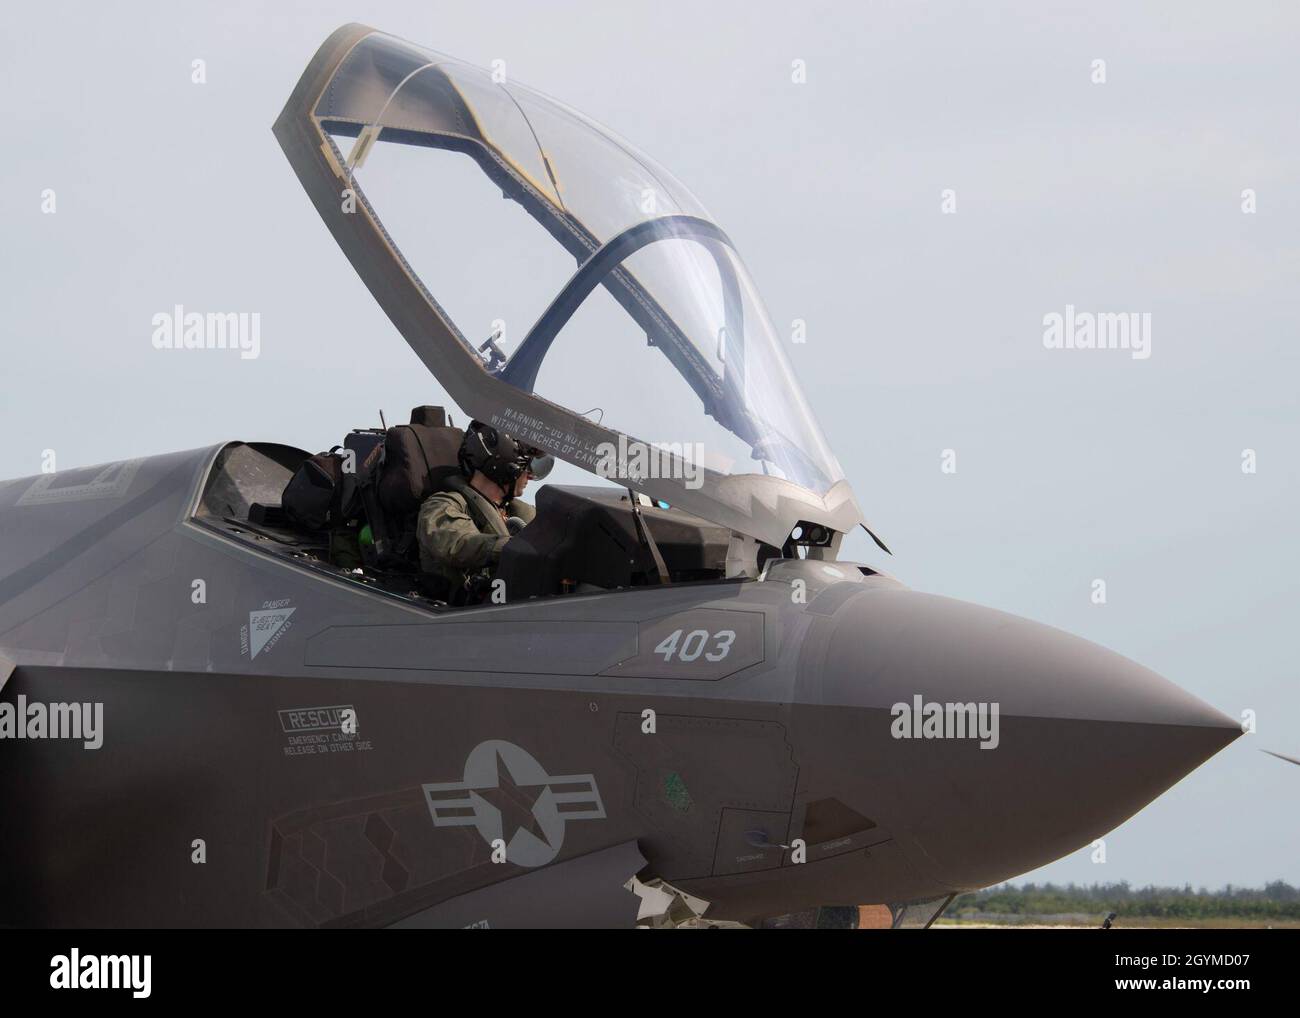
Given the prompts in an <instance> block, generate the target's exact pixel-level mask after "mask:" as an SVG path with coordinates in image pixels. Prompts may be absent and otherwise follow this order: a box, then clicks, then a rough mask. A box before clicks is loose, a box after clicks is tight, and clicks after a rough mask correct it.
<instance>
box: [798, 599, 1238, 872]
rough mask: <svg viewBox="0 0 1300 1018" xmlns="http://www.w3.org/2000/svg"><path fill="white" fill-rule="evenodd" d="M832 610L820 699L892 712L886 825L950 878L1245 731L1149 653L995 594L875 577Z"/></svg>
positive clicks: (1147, 788) (1110, 817)
mask: <svg viewBox="0 0 1300 1018" xmlns="http://www.w3.org/2000/svg"><path fill="white" fill-rule="evenodd" d="M833 623H834V630H833V632H832V633H831V635H830V638H829V642H828V650H827V657H826V660H825V666H824V668H823V669H822V681H823V683H824V687H823V690H822V692H823V695H824V700H823V702H825V703H831V702H838V703H842V704H849V703H852V704H856V705H859V706H862V707H866V708H868V713H867V716H866V720H867V724H869V725H871V726H879V725H882V724H888V725H889V726H890V730H889V733H888V735H887V736H885V738H884V740H882V741H881V742H880V743H879V744H880V745H881V746H882V747H883V749H882V756H883V758H884V759H880V760H878V761H877V765H883V766H884V767H885V768H886V769H887V771H888V773H889V775H890V778H891V782H890V783H891V786H892V788H893V789H894V790H896V791H897V792H898V793H899V794H898V795H897V796H896V797H894V798H893V800H892V802H891V803H890V807H889V809H890V812H891V813H892V815H893V817H894V819H893V820H892V821H891V823H890V826H891V827H893V828H894V829H895V836H896V837H898V838H900V839H901V840H905V841H910V842H911V843H912V845H913V847H914V849H915V854H916V855H917V857H918V861H919V862H921V864H922V865H923V866H924V867H925V868H926V869H928V870H929V871H930V873H931V875H932V876H934V877H935V878H937V879H939V880H941V881H943V882H945V883H947V884H948V885H950V886H952V887H954V888H964V887H980V886H986V885H988V884H992V883H996V882H998V881H1001V880H1005V879H1007V878H1008V877H1011V876H1014V875H1016V874H1018V873H1023V872H1025V871H1027V870H1030V869H1034V868H1035V867H1037V866H1041V865H1043V864H1045V863H1047V862H1050V861H1051V860H1053V859H1056V858H1059V857H1060V856H1062V855H1065V854H1067V853H1069V852H1071V851H1074V850H1075V849H1077V848H1079V847H1081V846H1083V845H1086V844H1088V843H1089V842H1090V841H1092V840H1094V839H1095V838H1097V837H1100V836H1101V835H1102V834H1104V833H1106V832H1107V831H1109V830H1111V829H1113V828H1114V827H1116V826H1117V825H1119V824H1120V823H1122V822H1123V821H1124V820H1126V819H1127V818H1128V817H1130V816H1132V815H1133V814H1134V813H1136V812H1137V811H1138V810H1139V809H1141V808H1142V807H1143V806H1145V805H1146V804H1147V803H1148V802H1150V801H1151V800H1152V799H1154V798H1155V797H1156V796H1158V795H1160V794H1161V793H1162V792H1163V791H1165V790H1166V789H1167V788H1169V787H1170V786H1171V785H1173V784H1175V783H1176V782H1177V781H1178V780H1180V779H1181V778H1182V777H1183V776H1184V775H1186V774H1187V773H1189V772H1190V771H1192V770H1193V769H1195V768H1196V767H1197V766H1198V765H1199V764H1201V763H1202V762H1203V761H1204V760H1206V759H1208V758H1209V757H1210V756H1213V755H1214V754H1215V753H1216V752H1218V751H1219V750H1220V749H1221V748H1223V747H1224V746H1225V745H1227V744H1228V743H1229V742H1231V741H1232V740H1233V739H1235V738H1236V737H1237V736H1238V735H1240V734H1241V729H1240V726H1239V725H1237V723H1236V722H1234V721H1233V720H1232V719H1231V718H1230V717H1228V716H1226V715H1225V714H1222V713H1221V712H1219V711H1218V710H1216V709H1215V708H1213V707H1211V706H1210V705H1209V704H1207V703H1205V702H1204V701H1202V700H1200V699H1198V698H1197V697H1195V696H1192V695H1191V694H1190V693H1187V692H1186V691H1184V690H1182V689H1179V688H1178V687H1177V686H1175V685H1174V684H1173V683H1171V682H1169V681H1167V680H1166V679H1164V678H1162V677H1161V676H1159V675H1157V674H1156V673H1155V672H1153V671H1151V670H1150V669H1147V668H1144V667H1142V666H1141V665H1138V664H1136V663H1134V662H1133V661H1130V660H1128V659H1127V658H1124V657H1122V656H1120V655H1119V654H1115V653H1113V652H1112V651H1108V650H1106V649H1105V648H1102V647H1099V646H1097V645H1096V644H1092V643H1089V642H1087V641H1086V640H1081V639H1079V638H1077V637H1074V636H1070V635H1069V634H1067V633H1064V632H1061V631H1060V630H1057V629H1053V628H1051V627H1049V626H1045V625H1041V624H1039V623H1034V622H1029V621H1027V620H1025V619H1020V618H1016V617H1015V616H1011V615H1007V614H1004V613H1002V612H998V611H993V610H991V609H987V608H981V607H978V606H975V605H970V604H965V603H963V602H960V601H954V600H950V599H948V598H942V597H935V596H933V595H927V594H921V593H916V592H914V591H907V590H880V591H870V592H864V593H862V594H860V595H859V596H857V597H855V598H853V599H851V600H850V601H848V602H846V603H844V604H843V605H842V606H841V607H840V609H839V610H838V611H837V612H836V613H835V616H834V618H833ZM950 704H951V705H955V708H949V707H948V705H950ZM904 708H905V709H904ZM882 715H887V716H882ZM918 715H919V717H918ZM972 729H974V734H972V733H971V730H972ZM872 735H873V738H872V740H871V741H872V742H873V743H874V742H876V741H877V738H878V737H879V736H880V733H879V732H873V733H872Z"/></svg>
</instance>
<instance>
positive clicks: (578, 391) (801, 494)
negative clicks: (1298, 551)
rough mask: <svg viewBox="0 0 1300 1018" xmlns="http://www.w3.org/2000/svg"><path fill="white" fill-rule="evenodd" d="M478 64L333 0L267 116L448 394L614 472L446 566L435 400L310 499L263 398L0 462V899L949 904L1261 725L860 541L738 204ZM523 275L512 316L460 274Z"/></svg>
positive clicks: (128, 911)
mask: <svg viewBox="0 0 1300 1018" xmlns="http://www.w3.org/2000/svg"><path fill="white" fill-rule="evenodd" d="M498 70H499V69H495V68H494V69H493V70H491V71H488V70H479V69H476V68H474V67H472V66H469V65H467V64H464V63H461V62H459V61H457V60H454V59H452V58H450V57H446V56H443V55H440V54H438V53H434V52H430V51H428V50H425V49H421V48H419V47H417V46H414V45H411V44H409V43H407V42H404V41H401V40H399V39H396V38H393V37H391V36H389V35H385V34H383V33H381V32H378V31H375V30H373V29H371V28H368V27H365V26H362V25H355V24H352V25H347V26H345V27H343V28H340V29H339V30H338V31H336V32H335V33H334V34H333V35H331V36H330V37H329V38H328V39H327V40H326V41H325V43H324V44H323V45H322V46H321V48H320V49H319V51H318V52H317V53H316V55H315V56H314V57H313V58H312V60H311V62H310V64H309V65H308V66H307V68H306V70H305V72H304V73H303V75H302V77H301V80H300V81H299V82H298V84H297V87H296V88H295V89H294V90H293V93H292V95H291V96H290V97H289V100H288V102H287V104H286V105H285V107H284V110H283V112H282V113H281V114H280V116H279V119H278V120H277V121H276V122H275V125H274V134H275V137H276V139H277V140H278V141H279V144H280V145H281V147H282V148H283V150H284V153H285V155H286V156H287V157H288V161H289V163H290V165H291V166H292V168H293V171H294V172H295V173H296V174H297V177H298V179H299V181H300V182H301V184H302V186H303V187H304V188H305V190H306V192H307V195H308V196H309V198H310V199H311V201H312V203H313V204H314V206H315V208H316V210H317V211H318V213H319V214H320V217H321V219H322V220H323V221H324V224H325V226H326V228H327V229H328V231H329V234H330V235H331V236H332V237H333V238H334V240H335V241H336V242H337V244H338V246H339V247H340V248H341V249H342V252H343V254H344V255H345V256H346V257H347V259H348V261H349V262H350V263H351V265H352V267H353V268H354V269H355V271H356V272H357V274H358V275H359V276H360V277H361V280H362V281H363V282H364V284H365V285H366V287H368V288H369V290H370V292H371V293H372V294H373V296H374V298H375V300H376V301H377V302H378V303H379V305H380V307H381V308H382V309H383V311H384V312H385V313H386V314H387V316H388V317H389V319H391V321H392V324H393V326H394V328H395V329H396V331H397V333H398V334H400V335H401V336H402V337H403V338H404V339H405V340H406V342H407V343H408V344H409V345H410V347H411V348H412V349H413V350H414V352H415V353H416V354H417V355H418V357H419V359H420V361H422V362H423V364H424V365H426V366H427V367H428V369H429V371H430V372H431V373H432V374H433V376H434V377H435V378H436V380H437V382H438V383H440V384H441V386H442V387H443V388H444V389H445V391H446V392H447V393H448V394H449V396H450V397H451V399H452V400H453V401H454V402H455V403H456V404H458V406H459V408H460V411H461V412H462V413H464V414H466V415H470V416H472V417H473V418H475V419H477V420H479V421H482V422H485V423H487V424H489V425H491V426H492V427H495V428H497V429H499V430H501V431H503V432H505V433H508V434H510V435H511V436H513V437H514V438H515V439H516V440H517V441H519V442H522V443H527V444H530V445H532V446H535V447H536V448H537V449H540V450H542V451H543V452H544V453H546V454H547V455H549V456H552V457H554V458H555V459H556V460H558V461H561V462H563V463H566V464H569V465H571V466H573V467H576V468H579V469H580V470H584V471H587V472H588V473H590V474H591V475H593V476H592V477H591V482H592V483H590V484H586V485H563V484H558V483H547V484H545V485H543V486H541V487H540V489H538V490H537V491H536V494H535V502H536V510H537V513H536V518H535V520H534V521H533V522H532V523H531V524H529V525H528V526H527V527H526V528H525V529H524V530H522V531H521V532H520V533H518V534H516V535H515V536H514V537H512V538H511V539H510V540H509V542H508V543H507V544H506V545H505V549H504V551H503V552H502V555H501V561H500V566H499V569H498V570H497V573H496V575H495V577H494V580H493V583H492V585H491V588H490V589H488V590H484V591H482V597H481V598H479V599H477V600H470V601H468V602H467V603H465V604H454V603H451V602H450V601H447V600H439V599H436V598H433V597H431V596H429V594H428V593H427V591H426V590H425V588H424V587H422V584H421V576H420V570H419V565H418V558H417V557H416V549H415V548H414V546H413V540H412V537H413V527H414V521H415V514H416V512H417V511H418V507H419V504H420V501H421V499H422V498H423V497H425V496H426V495H427V494H428V491H429V484H430V478H431V477H432V476H434V475H435V474H436V473H437V471H438V470H439V469H446V468H452V467H454V465H455V463H456V449H457V447H458V444H459V441H460V436H461V430H460V428H459V427H457V426H456V424H455V422H454V420H452V419H449V417H448V415H447V414H446V413H445V411H444V410H442V409H439V408H436V407H418V408H416V409H415V410H414V411H413V412H412V415H411V421H410V423H409V424H407V423H403V424H398V425H394V426H393V427H385V428H381V429H368V428H364V427H359V428H358V429H357V430H356V431H355V432H353V433H352V434H351V435H349V436H346V438H345V440H344V443H343V445H344V450H343V452H341V453H336V455H337V456H339V457H341V458H343V460H344V462H345V464H346V465H345V467H344V468H343V469H342V471H341V472H339V473H338V474H336V475H328V476H322V477H320V478H318V480H319V485H318V486H319V488H320V493H322V494H323V495H324V496H325V499H324V501H323V502H322V513H321V515H320V518H319V519H315V520H313V519H309V518H308V516H309V515H310V514H306V513H304V512H302V511H301V507H299V510H298V511H293V512H291V511H290V509H291V508H292V507H291V506H290V505H289V502H288V499H287V494H288V493H291V492H292V491H294V490H295V485H298V486H299V487H301V486H302V485H305V486H306V487H307V488H311V487H312V484H313V483H315V482H313V481H312V479H311V464H310V461H311V460H312V459H313V457H312V456H311V455H310V453H309V451H308V450H303V449H297V448H291V447H289V446H285V445H281V444H276V443H274V442H245V441H228V442H224V443H222V444H219V445H215V446H212V447H210V448H204V449H195V450H191V451H188V452H179V453H174V454H170V455H160V456H153V457H148V458H143V459H133V460H127V461H123V462H117V463H112V464H108V465H105V466H98V467H91V468H86V469H77V470H67V471H62V472H58V473H52V474H42V475H39V476H36V477H29V478H24V479H20V480H15V481H9V482H5V483H4V484H2V485H0V682H3V693H2V694H0V736H3V737H0V811H2V814H3V816H4V817H5V828H6V837H4V838H0V923H3V924H6V925H11V926H57V927H79V926H101V927H136V926H149V927H157V926H169V927H170V926H218V927H274V926H298V927H380V926H401V927H487V928H500V927H619V926H623V927H630V926H633V925H637V924H640V925H648V926H664V925H670V926H671V925H700V924H710V923H712V924H718V925H728V924H737V923H740V924H746V925H756V924H759V923H762V922H764V921H765V920H770V919H772V918H773V917H782V916H790V915H793V914H798V913H803V912H806V911H807V910H809V909H815V908H818V907H820V906H838V905H850V904H856V905H871V906H874V910H872V914H873V915H877V916H883V917H884V918H883V921H882V922H881V925H894V926H912V925H926V924H927V923H929V922H930V921H931V920H932V919H933V918H934V916H935V915H936V914H938V913H939V911H940V910H941V909H942V908H943V906H944V904H945V903H946V902H947V901H948V900H950V899H951V897H952V896H953V895H955V894H958V893H961V892H964V891H968V890H973V889H976V888H980V887H984V886H987V885H990V884H994V883H997V882H1000V881H1004V880H1006V879H1008V878H1011V877H1014V876H1015V875H1017V874H1020V873H1024V872H1026V871H1028V870H1031V869H1034V868H1035V867H1038V866H1042V865H1043V864H1045V863H1048V862H1050V861H1051V860H1054V859H1057V858H1059V857H1061V856H1063V855H1066V854H1067V853H1070V852H1073V851H1075V850H1077V849H1079V848H1080V847H1081V846H1085V845H1087V844H1089V843H1090V842H1092V841H1093V840H1094V839H1096V838H1098V837H1100V836H1102V835H1103V834H1105V833H1106V832H1108V831H1110V830H1111V829H1113V828H1114V827H1116V826H1117V825H1118V824H1120V823H1121V822H1123V821H1124V820H1125V819H1126V818H1128V817H1130V816H1132V815H1133V814H1134V813H1136V812H1137V811H1138V810H1140V809H1142V808H1143V806H1145V805H1146V804H1147V803H1149V802H1150V801H1151V800H1152V799H1154V798H1155V797H1156V796H1158V795H1160V794H1161V793H1162V792H1163V791H1164V790H1166V789H1167V788H1169V787H1170V786H1171V785H1173V784H1174V783H1176V782H1177V781H1179V780H1180V779H1181V778H1182V777H1183V776H1184V775H1186V774H1187V773H1189V772H1190V771H1191V770H1193V769H1194V768H1196V767H1197V766H1198V765H1200V764H1201V763H1202V762H1203V761H1205V760H1206V759H1207V758H1209V757H1210V756H1212V755H1213V754H1215V753H1216V752H1217V751H1218V750H1219V749H1221V748H1222V747H1223V746H1225V745H1226V744H1227V743H1228V742H1230V741H1231V740H1232V739H1234V738H1235V737H1236V736H1237V735H1238V734H1240V729H1239V727H1238V726H1237V724H1236V723H1235V722H1234V721H1232V719H1230V718H1229V717H1227V716H1225V715H1224V714H1222V713H1220V712H1219V711H1217V710H1215V709H1214V708H1212V707H1210V706H1208V705H1207V704H1205V703H1203V702H1202V701H1201V700H1199V699H1197V698H1195V697H1193V696H1191V695H1189V694H1188V693H1186V692H1183V691H1182V690H1180V689H1179V688H1177V687H1176V686H1174V685H1173V684H1171V683H1170V682H1168V681H1166V680H1165V679H1163V678H1161V677H1160V676H1159V675H1157V674H1155V673H1153V672H1151V671H1149V670H1147V669H1146V668H1143V667H1141V666H1140V665H1138V664H1135V663H1133V662H1132V661H1129V660H1126V659H1125V658H1123V657H1120V656H1119V655H1117V654H1114V653H1112V652H1110V651H1108V650H1105V649H1103V648H1101V647H1098V646H1095V645H1093V644H1090V643H1087V642H1085V641H1083V640H1080V639H1077V638H1075V637H1072V636H1069V635H1067V634H1065V633H1063V632H1060V631H1058V630H1055V629H1052V628H1049V627H1047V626H1045V625H1040V624H1037V623H1034V622H1030V621H1026V620H1023V619H1019V618H1015V617H1013V616H1011V615H1007V614H1003V613H1001V612H998V611H993V610H990V609H988V608H983V607H978V606H975V605H971V604H965V603H962V602H959V601H955V600H950V599H948V598H945V597H940V596H935V595H932V594H927V593H922V592H919V591H915V590H912V589H909V588H908V587H907V586H906V585H905V584H904V583H902V582H900V580H898V579H896V578H895V577H893V576H891V575H888V574H887V573H885V572H882V571H880V570H878V569H875V568H872V567H870V566H868V565H864V564H860V563H856V562H852V561H846V560H845V559H844V558H842V557H841V550H842V548H843V545H844V540H845V537H846V535H848V534H850V533H852V532H854V531H855V529H856V528H858V527H863V528H866V526H867V525H866V522H865V521H864V518H863V514H862V511H861V509H860V507H859V505H858V502H857V500H856V499H855V496H854V494H853V491H852V490H851V488H850V485H849V482H848V480H847V479H846V478H845V476H844V473H843V471H842V469H841V467H840V465H839V463H838V462H837V460H836V458H835V456H834V454H833V453H832V451H831V449H830V447H829V445H828V443H827V441H826V439H825V438H824V437H823V434H822V431H821V429H820V428H819V426H818V424H817V423H816V419H815V417H814V415H813V412H812V409H811V401H810V400H809V399H808V398H807V397H806V396H805V395H804V394H803V393H802V391H801V390H800V388H799V385H798V383H797V382H796V380H795V377H794V374H793V372H792V371H791V368H790V365H789V363H788V360H787V357H786V354H785V352H784V349H783V347H784V344H785V343H786V342H788V340H787V339H786V338H784V337H783V336H780V335H778V333H777V331H776V330H775V329H774V327H773V326H772V323H771V322H770V321H769V319H768V317H767V314H766V312H765V311H764V308H763V304H762V301H761V299H760V298H759V296H758V292H757V290H756V288H755V287H754V284H753V282H752V280H751V278H750V276H749V274H748V272H747V271H746V269H745V267H744V264H743V262H742V261H741V260H740V257H739V256H738V254H737V252H736V249H735V247H734V245H733V243H732V241H731V239H730V238H729V237H728V235H727V233H726V232H724V230H723V229H722V227H721V226H719V225H718V224H717V223H715V222H714V221H713V219H712V218H711V217H710V216H709V215H708V213H707V212H706V211H705V210H704V209H703V206H702V205H701V204H700V203H699V202H698V201H697V200H696V199H695V198H694V197H693V196H692V195H691V193H690V192H689V191H688V190H687V189H686V188H685V187H684V186H683V185H682V184H681V183H680V182H679V181H678V180H677V179H676V178H675V177H673V176H672V175H671V174H669V173H668V172H667V171H666V170H664V169H663V168H662V167H660V166H659V165H657V164H656V163H655V162H653V161H652V160H650V159H649V158H648V157H646V156H645V155H643V154H641V153H640V152H638V151H637V150H636V149H635V148H633V147H632V146H631V145H630V144H628V143H627V142H625V141H623V140H622V139H620V138H618V137H617V136H615V135H614V134H612V133H611V132H609V131H607V130H606V129H604V128H602V127H600V126H598V125H597V124H595V123H593V122H592V121H591V120H589V119H587V118H586V117H584V116H582V115H581V114H579V113H577V112H575V111H573V110H572V109H570V108H568V107H566V106H564V105H562V104H560V103H558V102H555V101H554V100H551V99H549V98H547V97H545V96H543V95H541V94H539V93H537V92H535V91H532V90H530V89H528V88H525V87H523V86H521V85H518V84H516V83H514V82H513V81H512V80H509V79H508V77H507V76H505V75H504V74H501V73H498ZM696 112H697V113H698V112H699V111H696ZM503 198H504V199H505V200H504V201H503V200H502V199H503ZM480 207H482V208H483V209H485V211H484V212H483V213H482V215H483V217H484V219H483V220H482V222H481V225H478V226H475V225H474V220H473V218H472V216H471V212H475V214H477V212H476V210H478V209H479V208H480ZM508 216H513V217H515V218H516V219H517V220H519V221H521V222H525V223H527V225H528V226H529V228H530V229H531V230H532V231H533V232H534V234H535V237H536V239H537V240H538V241H539V242H540V243H542V244H544V245H545V246H546V248H547V250H548V251H550V252H553V253H554V254H556V255H558V258H559V262H560V263H562V264H563V271H562V272H561V274H560V275H559V276H558V277H555V276H554V273H555V272H556V271H557V270H556V269H555V267H554V263H553V262H551V263H546V267H545V268H544V267H543V263H542V262H541V261H532V260H523V261H521V259H520V258H519V257H518V254H519V252H518V251H517V250H516V249H515V248H514V247H513V246H511V245H509V244H506V243H504V242H502V241H501V240H500V239H499V235H498V233H497V232H496V224H497V222H498V219H499V218H500V217H508ZM466 224H469V229H468V230H467V231H462V232H457V230H459V228H460V227H462V226H465V225H466ZM321 237H322V239H323V237H324V235H323V234H322V235H321ZM266 242H267V243H275V241H274V238H273V237H272V238H269V239H268V240H267V241H266ZM529 258H531V256H529ZM516 263H520V264H522V265H523V266H524V270H523V271H521V272H519V273H518V274H517V277H516V278H513V279H511V278H500V274H501V272H502V271H503V269H504V268H505V267H508V266H510V265H513V264H516ZM466 266H468V267H469V268H470V269H471V270H472V272H473V273H474V275H475V278H477V279H478V280H479V281H480V282H479V285H478V286H476V287H465V286H462V285H460V284H458V283H449V282H448V280H450V279H452V278H453V277H454V274H455V272H456V270H457V269H458V268H465V267H466ZM287 271H292V270H291V269H287ZM553 278H558V279H559V282H558V284H552V282H551V280H552V279H553ZM313 282H314V283H315V285H316V286H318V287H319V288H320V289H321V290H322V291H323V293H324V294H328V293H329V292H330V291H331V290H333V289H335V288H338V287H343V286H346V285H347V278H345V277H344V276H343V275H339V274H331V275H329V276H328V277H327V278H319V279H315V280H313ZM547 287H550V289H549V290H547V289H546V288H547ZM542 293H544V297H543V298H541V299H540V300H539V302H538V304H537V306H536V307H535V308H534V309H533V315H532V317H531V318H530V319H529V321H530V326H529V327H528V328H527V329H526V330H523V329H520V330H518V331H519V332H520V333H522V335H520V336H519V338H517V339H513V338H512V337H511V335H510V332H511V330H510V328H508V327H502V325H501V323H500V322H497V323H495V324H493V322H492V319H484V318H480V317H475V316H474V314H473V313H469V314H460V316H459V317H457V313H456V310H455V309H456V308H457V307H460V306H464V307H472V306H474V305H473V301H474V300H475V299H477V296H479V295H483V294H486V295H487V297H489V298H491V300H500V301H502V302H504V303H508V302H509V301H511V300H515V299H518V300H520V301H522V300H523V297H525V296H529V295H532V296H533V297H534V299H537V295H538V294H542ZM487 303H490V301H488V302H487ZM483 306H486V303H485V304H484V305H483ZM501 319H502V321H503V322H505V323H507V324H508V323H512V322H517V321H518V320H519V317H518V315H517V314H514V313H512V314H510V315H502V316H501ZM383 342H384V341H383V340H382V338H376V337H358V339H357V348H358V355H365V356H381V355H382V352H383ZM313 370H321V368H320V367H319V366H314V367H313ZM337 440H338V436H322V441H321V445H322V446H330V445H335V444H337ZM345 454H346V455H345ZM345 488H346V489H347V490H346V492H345V491H344V489H345ZM877 543H879V544H881V547H882V548H883V547H884V545H883V542H880V541H879V540H878V539H877ZM865 911H868V910H865V909H864V912H865Z"/></svg>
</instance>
